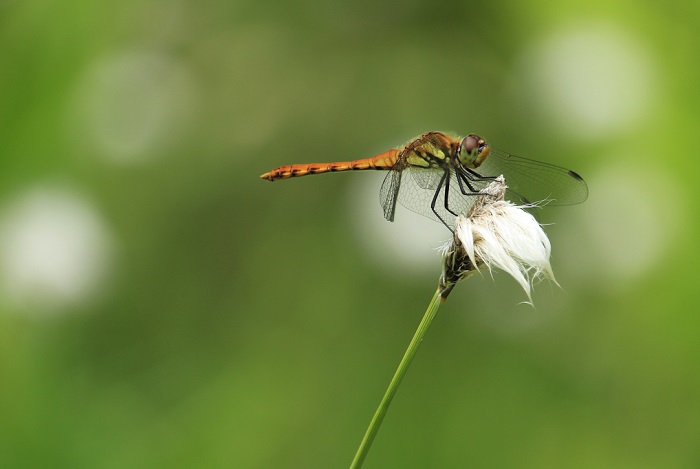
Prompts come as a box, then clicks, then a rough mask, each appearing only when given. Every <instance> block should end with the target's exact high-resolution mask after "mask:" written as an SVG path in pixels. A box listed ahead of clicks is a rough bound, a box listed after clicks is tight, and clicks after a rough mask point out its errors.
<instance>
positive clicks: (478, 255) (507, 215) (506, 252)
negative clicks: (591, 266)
mask: <svg viewBox="0 0 700 469" xmlns="http://www.w3.org/2000/svg"><path fill="white" fill-rule="evenodd" d="M506 188H507V186H506V182H505V179H504V178H503V176H499V177H498V178H496V179H495V180H494V181H493V182H492V183H491V184H489V185H488V186H487V187H486V188H485V189H484V190H482V191H481V192H482V194H483V195H479V196H477V197H476V199H475V201H474V204H473V205H472V207H471V209H470V210H469V213H468V214H467V215H466V216H464V215H459V216H458V217H457V220H456V223H455V232H454V237H453V239H452V240H450V241H448V242H447V244H445V246H443V248H442V254H443V273H442V278H441V285H442V286H443V289H444V293H443V298H446V297H447V295H448V294H449V292H450V291H451V290H452V288H453V287H454V285H455V284H456V283H457V282H459V281H460V280H463V279H465V278H467V277H469V276H471V275H472V274H473V273H474V272H476V270H478V268H479V267H481V266H483V265H485V266H486V267H488V269H489V271H491V270H492V269H493V268H497V269H501V270H503V271H504V272H506V273H508V274H509V275H511V276H512V277H513V278H514V279H515V280H516V281H517V282H518V283H519V284H520V286H522V287H523V290H525V293H526V294H527V296H528V299H529V300H530V303H531V302H532V297H531V292H532V285H533V282H536V281H537V280H539V279H542V278H550V279H551V280H552V281H553V282H554V283H556V280H555V278H554V273H553V272H552V266H551V265H550V262H549V257H550V253H551V250H552V247H551V244H550V242H549V239H548V238H547V235H546V234H545V232H544V230H543V229H542V227H541V226H540V224H539V223H538V222H537V220H536V219H535V217H533V216H532V215H531V214H530V213H528V212H526V211H525V210H523V209H524V208H530V207H532V206H517V205H515V204H513V203H511V202H508V201H506V200H503V197H504V195H505V191H506Z"/></svg>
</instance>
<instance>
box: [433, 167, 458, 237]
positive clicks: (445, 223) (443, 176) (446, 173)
mask: <svg viewBox="0 0 700 469" xmlns="http://www.w3.org/2000/svg"><path fill="white" fill-rule="evenodd" d="M449 174H450V173H449V172H445V174H443V175H442V177H441V178H440V182H438V185H437V188H436V189H435V195H433V201H432V202H431V203H430V209H431V210H432V211H433V213H434V214H435V216H437V217H438V219H439V220H440V221H441V222H442V224H443V225H445V226H446V227H447V229H448V230H450V231H451V232H452V234H454V230H453V229H452V227H450V225H448V224H447V222H446V221H445V219H444V218H442V217H441V216H440V214H439V213H438V211H437V210H435V204H436V203H437V198H438V196H439V195H440V189H442V185H443V184H444V183H445V180H446V179H447V176H448V175H449ZM448 184H449V183H448ZM445 204H447V195H445Z"/></svg>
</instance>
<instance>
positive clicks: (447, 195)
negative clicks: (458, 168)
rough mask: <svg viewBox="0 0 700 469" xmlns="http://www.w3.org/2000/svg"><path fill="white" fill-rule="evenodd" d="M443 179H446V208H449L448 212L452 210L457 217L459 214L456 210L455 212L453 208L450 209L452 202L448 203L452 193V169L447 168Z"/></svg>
mask: <svg viewBox="0 0 700 469" xmlns="http://www.w3.org/2000/svg"><path fill="white" fill-rule="evenodd" d="M442 179H444V181H445V210H447V211H448V212H450V213H451V214H452V215H454V216H455V217H456V216H457V214H456V213H455V212H453V211H452V210H450V204H449V203H448V198H449V195H450V179H451V178H450V171H449V170H448V169H446V170H445V174H444V175H443V176H442Z"/></svg>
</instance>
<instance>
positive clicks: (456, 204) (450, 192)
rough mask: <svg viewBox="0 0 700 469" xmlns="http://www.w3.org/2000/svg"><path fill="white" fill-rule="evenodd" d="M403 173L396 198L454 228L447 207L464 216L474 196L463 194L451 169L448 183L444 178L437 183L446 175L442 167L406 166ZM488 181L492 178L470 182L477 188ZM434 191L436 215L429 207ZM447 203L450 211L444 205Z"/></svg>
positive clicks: (466, 189)
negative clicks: (441, 181)
mask: <svg viewBox="0 0 700 469" xmlns="http://www.w3.org/2000/svg"><path fill="white" fill-rule="evenodd" d="M402 173H403V177H402V179H401V188H400V190H399V193H398V201H399V202H400V203H401V205H403V206H404V207H406V208H407V209H409V210H411V211H412V212H415V213H418V214H420V215H423V216H425V217H428V218H430V219H431V220H435V221H437V222H440V223H443V221H444V223H445V224H446V225H448V226H450V227H454V222H455V215H454V214H453V213H451V212H450V210H451V211H452V212H454V213H457V214H462V215H466V214H467V212H468V211H469V208H470V207H471V206H472V203H473V202H474V196H473V195H465V194H463V193H462V191H461V189H460V186H459V182H458V181H457V176H456V174H455V172H454V171H453V170H451V169H450V171H449V175H450V177H449V184H448V183H447V178H445V181H443V183H442V184H440V180H441V179H442V177H443V175H444V174H445V173H444V170H443V169H442V168H418V167H414V166H409V167H407V168H406V169H404V170H403V171H402ZM489 182H491V181H476V182H472V183H471V184H472V187H474V189H476V190H477V191H478V190H481V189H482V188H484V187H485V186H487V185H488V183H489ZM385 183H386V181H385ZM448 186H449V189H448ZM438 187H439V190H438ZM462 187H464V189H465V191H467V192H469V188H468V187H466V186H465V185H464V184H463V185H462ZM383 188H384V186H383V185H382V190H383ZM436 192H437V198H436V199H435V211H436V212H437V214H436V213H435V212H434V211H433V210H432V208H431V205H432V202H433V198H434V197H435V194H436ZM445 193H447V202H445ZM446 203H447V207H449V210H448V209H447V208H445V204H446Z"/></svg>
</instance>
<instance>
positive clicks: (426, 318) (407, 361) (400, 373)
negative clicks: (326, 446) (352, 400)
mask: <svg viewBox="0 0 700 469" xmlns="http://www.w3.org/2000/svg"><path fill="white" fill-rule="evenodd" d="M448 293H449V291H446V289H445V288H444V287H443V286H442V285H441V286H440V287H438V289H437V291H436V292H435V295H433V299H432V300H431V301H430V305H429V306H428V309H427V310H426V311H425V314H424V315H423V319H422V320H421V322H420V324H419V325H418V329H417V330H416V333H415V334H414V335H413V339H412V340H411V343H410V344H409V345H408V348H407V349H406V353H404V355H403V358H402V359H401V363H399V367H398V368H397V369H396V373H394V377H393V378H392V379H391V382H390V383H389V387H388V388H387V390H386V392H385V393H384V397H383V398H382V401H381V402H380V403H379V407H377V411H376V412H375V413H374V417H372V421H371V422H370V423H369V427H368V428H367V431H366V432H365V436H364V438H362V443H360V447H359V448H357V453H355V459H353V460H352V464H351V465H350V469H359V468H360V467H362V463H363V462H364V460H365V457H367V453H368V452H369V448H370V446H372V441H374V437H375V436H376V435H377V432H378V431H379V427H380V426H381V425H382V421H383V420H384V416H385V415H386V411H387V410H388V409H389V404H391V400H392V399H393V398H394V395H395V394H396V390H397V389H398V388H399V384H401V380H402V379H403V377H404V375H405V374H406V371H408V367H409V366H410V365H411V362H412V361H413V357H415V355H416V352H417V351H418V347H420V344H421V342H422V341H423V337H425V334H426V333H427V332H428V329H430V324H431V323H432V322H433V319H434V318H435V315H436V314H437V311H438V308H439V307H440V304H441V303H442V302H443V301H444V300H445V298H446V297H447V294H448Z"/></svg>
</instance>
